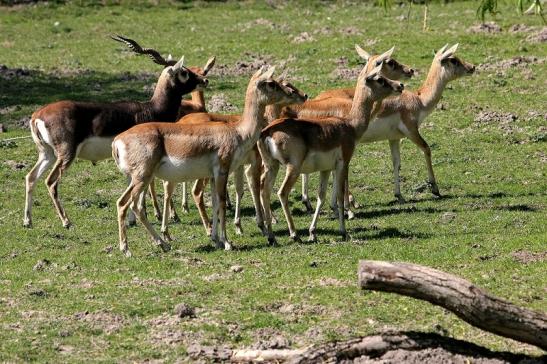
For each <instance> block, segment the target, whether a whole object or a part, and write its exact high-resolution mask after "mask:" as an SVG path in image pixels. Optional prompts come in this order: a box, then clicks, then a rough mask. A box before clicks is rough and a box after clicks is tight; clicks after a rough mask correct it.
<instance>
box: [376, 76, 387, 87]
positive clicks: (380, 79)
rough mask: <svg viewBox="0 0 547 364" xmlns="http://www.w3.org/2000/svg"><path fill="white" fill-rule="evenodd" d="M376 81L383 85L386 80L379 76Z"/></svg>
mask: <svg viewBox="0 0 547 364" xmlns="http://www.w3.org/2000/svg"><path fill="white" fill-rule="evenodd" d="M378 83H379V84H380V85H382V86H383V85H385V84H386V81H384V79H383V78H379V79H378Z"/></svg>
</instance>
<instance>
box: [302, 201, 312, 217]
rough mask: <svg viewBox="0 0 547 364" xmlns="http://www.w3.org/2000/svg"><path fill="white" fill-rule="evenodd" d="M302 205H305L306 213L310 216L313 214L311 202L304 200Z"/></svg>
mask: <svg viewBox="0 0 547 364" xmlns="http://www.w3.org/2000/svg"><path fill="white" fill-rule="evenodd" d="M302 203H303V204H304V206H305V207H306V212H307V213H308V214H310V215H312V214H313V207H312V206H311V203H310V201H309V200H304V199H303V200H302Z"/></svg>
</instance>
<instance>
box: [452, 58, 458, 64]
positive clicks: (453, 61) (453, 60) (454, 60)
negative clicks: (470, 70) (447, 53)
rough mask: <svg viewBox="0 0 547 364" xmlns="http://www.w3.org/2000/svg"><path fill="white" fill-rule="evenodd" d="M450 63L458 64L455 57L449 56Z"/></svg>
mask: <svg viewBox="0 0 547 364" xmlns="http://www.w3.org/2000/svg"><path fill="white" fill-rule="evenodd" d="M450 63H452V64H458V61H456V59H455V58H450Z"/></svg>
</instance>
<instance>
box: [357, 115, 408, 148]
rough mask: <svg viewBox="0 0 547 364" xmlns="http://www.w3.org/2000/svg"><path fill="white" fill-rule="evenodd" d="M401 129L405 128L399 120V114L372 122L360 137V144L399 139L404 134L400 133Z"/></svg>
mask: <svg viewBox="0 0 547 364" xmlns="http://www.w3.org/2000/svg"><path fill="white" fill-rule="evenodd" d="M401 128H405V129H406V127H405V126H404V124H403V122H402V121H401V119H400V118H399V114H395V115H393V116H390V117H387V118H382V119H376V120H373V121H372V122H371V123H370V124H369V125H368V128H367V131H365V133H364V134H363V136H362V137H361V140H360V141H359V142H360V143H373V142H377V141H380V140H393V139H401V138H403V137H404V134H403V133H401V130H402V129H401Z"/></svg>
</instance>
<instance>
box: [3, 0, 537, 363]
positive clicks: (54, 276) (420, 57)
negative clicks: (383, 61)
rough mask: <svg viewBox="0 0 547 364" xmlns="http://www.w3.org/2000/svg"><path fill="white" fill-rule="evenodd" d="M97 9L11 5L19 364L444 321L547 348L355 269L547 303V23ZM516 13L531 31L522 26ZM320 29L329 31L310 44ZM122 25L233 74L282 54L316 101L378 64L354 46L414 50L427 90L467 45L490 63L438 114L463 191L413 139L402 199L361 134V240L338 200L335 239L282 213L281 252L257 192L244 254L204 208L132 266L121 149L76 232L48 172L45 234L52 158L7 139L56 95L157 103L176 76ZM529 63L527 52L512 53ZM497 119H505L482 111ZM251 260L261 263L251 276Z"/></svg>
mask: <svg viewBox="0 0 547 364" xmlns="http://www.w3.org/2000/svg"><path fill="white" fill-rule="evenodd" d="M78 3H79V2H74V3H69V4H55V3H50V4H38V5H33V6H17V7H5V8H0V63H2V64H5V65H6V66H7V67H8V68H10V69H13V68H19V67H21V68H25V69H29V70H30V73H29V74H28V75H24V74H21V75H19V76H10V75H8V73H9V72H7V71H6V70H5V69H4V70H2V69H0V123H2V124H3V125H4V126H5V127H7V128H8V132H7V133H2V134H0V139H1V140H3V141H2V142H0V153H1V155H2V157H1V158H0V176H1V177H0V178H1V180H2V181H3V184H2V186H3V191H2V197H1V198H0V228H1V234H0V361H15V362H22V361H50V362H56V361H63V362H65V361H66V362H82V361H91V360H97V361H103V362H115V361H144V360H155V359H160V358H161V359H163V358H166V359H168V360H169V361H173V360H174V359H175V358H178V357H184V356H185V355H186V352H187V349H188V346H189V345H190V344H192V343H197V344H201V345H218V344H225V345H228V346H231V347H245V346H251V345H256V343H257V342H260V341H265V340H267V339H268V338H269V337H271V336H274V335H275V334H280V335H282V336H284V337H285V338H287V339H289V340H290V342H291V345H292V346H293V347H300V346H304V345H307V344H312V343H318V342H323V341H326V340H331V339H341V338H346V337H350V336H355V335H366V334H370V333H373V332H377V331H380V330H384V329H387V328H392V329H400V330H422V331H437V332H439V331H440V332H444V333H445V334H447V335H450V336H453V337H456V338H459V339H464V340H468V341H472V342H474V343H477V344H479V345H483V346H487V347H489V348H493V349H497V350H512V351H516V352H528V353H535V354H537V353H538V351H537V350H536V349H534V348H531V347H528V346H524V345H520V344H518V343H515V342H512V341H509V340H504V339H500V338H498V337H495V336H493V335H490V334H486V333H483V332H481V331H479V330H477V329H474V328H472V327H471V326H469V325H467V324H465V323H463V322H462V321H460V320H459V319H457V318H456V317H455V316H454V315H452V314H448V313H446V312H445V311H443V310H442V309H440V308H437V307H433V306H431V305H428V304H424V303H422V302H418V301H416V300H412V299H409V298H404V297H398V296H395V295H390V294H382V293H363V292H361V291H360V290H359V289H358V288H357V286H356V268H357V262H358V260H359V259H362V258H366V259H379V260H397V261H408V262H413V263H418V264H423V265H428V266H431V267H435V268H438V269H441V270H445V271H448V272H451V273H454V274H458V275H460V276H462V277H464V278H466V279H469V280H471V281H473V282H474V283H476V284H477V285H479V286H482V287H485V288H486V289H488V290H489V291H491V292H492V293H493V294H496V295H499V296H501V297H505V298H507V299H509V300H511V301H512V302H514V303H516V304H519V305H522V306H524V307H528V308H531V309H536V310H545V307H546V295H545V292H546V291H545V289H546V287H547V280H546V276H545V272H546V268H547V264H546V261H545V250H546V243H547V227H546V224H545V221H547V214H546V207H547V203H546V201H547V200H546V197H547V178H546V163H547V154H546V144H545V140H546V137H545V135H546V132H547V131H546V129H545V117H546V116H545V115H547V104H546V103H545V100H546V99H547V89H546V84H545V74H546V72H547V68H546V64H545V60H546V57H547V48H546V47H545V43H534V42H533V40H532V41H530V40H529V39H530V38H529V37H531V36H533V35H534V34H535V32H537V31H539V30H541V26H542V21H541V19H540V18H539V17H535V16H531V17H525V16H519V15H518V14H517V13H516V12H515V11H514V6H513V5H511V6H510V5H505V4H498V11H499V12H502V13H503V16H502V17H499V19H497V21H498V24H499V25H500V26H501V28H502V29H503V31H502V32H499V33H473V32H469V31H468V30H467V29H468V28H469V27H470V26H471V25H473V24H475V23H476V22H477V20H476V17H475V9H476V2H472V3H459V2H458V3H449V4H446V5H443V4H440V3H431V4H429V7H430V19H429V31H426V32H423V31H422V14H421V13H420V12H418V11H415V12H412V13H411V14H410V19H409V21H399V20H398V19H399V18H398V17H401V16H406V14H407V9H405V8H393V9H392V10H391V11H390V12H388V13H385V12H384V11H383V10H382V9H381V8H380V7H374V6H372V5H366V4H365V5H359V4H354V5H351V6H350V5H347V6H344V5H342V4H339V3H323V4H316V3H315V2H314V3H310V4H307V3H301V4H294V3H289V4H284V3H277V2H273V4H274V5H267V4H262V3H235V2H228V3H217V2H207V3H201V2H200V3H196V4H188V3H185V2H181V3H178V2H177V3H174V4H171V5H170V4H164V3H161V4H160V5H158V6H152V5H150V3H148V2H139V3H138V4H135V3H133V2H127V3H122V5H109V6H100V5H89V6H81V5H78ZM107 3H108V2H107ZM276 4H277V5H276ZM455 14H457V15H455ZM515 23H523V24H524V25H526V27H523V28H524V29H525V30H522V31H521V32H509V31H508V29H509V27H510V26H511V25H513V24H515ZM530 27H532V28H531V29H530ZM303 32H308V33H309V35H310V36H311V38H312V39H311V40H307V41H304V42H301V43H295V42H294V41H293V40H294V37H296V36H298V35H300V34H301V33H303ZM111 33H119V34H124V35H127V36H130V37H132V38H134V39H136V40H138V41H139V42H140V43H141V44H142V45H143V46H150V47H154V48H157V49H158V50H160V51H161V52H162V53H164V54H167V53H172V54H173V56H175V57H180V56H181V55H182V54H185V55H186V60H187V63H189V64H195V65H203V64H204V63H205V61H206V60H207V58H208V57H209V56H210V55H216V56H217V66H216V67H217V69H218V68H219V65H222V64H226V65H228V66H229V67H232V66H233V65H234V64H235V63H236V61H245V62H249V61H250V60H252V59H255V58H256V55H264V56H266V59H269V60H270V61H271V62H272V63H277V64H279V63H284V64H286V67H288V68H289V71H290V72H289V74H290V75H292V77H293V81H294V82H293V83H294V84H295V85H297V86H298V87H300V88H301V89H302V90H304V91H306V92H307V93H308V94H310V95H312V96H313V95H316V94H317V93H318V92H319V91H321V90H324V89H328V88H333V87H337V86H344V85H350V84H352V83H353V81H350V80H344V79H337V78H335V77H333V76H332V72H333V70H335V69H336V68H337V67H346V66H340V63H343V60H341V57H347V62H348V64H347V67H349V68H353V67H357V66H359V64H358V62H359V58H358V57H357V55H356V54H354V50H353V45H354V44H355V43H359V44H360V45H361V46H362V47H363V48H365V49H366V50H369V51H374V52H381V51H385V50H387V49H388V48H390V47H391V46H392V45H396V51H395V58H396V59H398V60H399V61H401V62H403V63H406V64H408V65H412V66H413V67H415V68H417V69H419V71H420V73H419V75H418V76H417V77H416V79H414V80H412V81H409V82H406V86H407V87H409V88H412V89H414V88H417V87H418V86H419V84H420V82H422V81H423V80H424V78H425V74H426V72H427V69H428V67H429V64H430V62H431V60H432V56H433V54H432V50H433V49H434V48H435V49H438V48H439V47H441V46H443V45H444V44H445V43H450V44H453V43H456V42H459V43H460V47H459V50H458V55H459V56H461V57H462V58H463V59H465V60H467V61H469V62H473V63H475V64H477V65H479V64H487V65H490V66H489V67H488V68H487V67H480V71H479V72H478V73H477V74H476V75H474V76H473V77H468V78H465V79H462V80H457V81H455V82H453V83H452V84H451V85H450V86H449V88H448V89H447V90H446V91H445V94H444V97H443V99H442V100H441V104H442V106H443V107H442V108H439V109H438V110H436V111H435V112H434V113H433V114H432V115H431V116H430V117H429V118H428V119H426V121H425V122H424V124H423V125H422V133H423V135H424V137H425V138H426V140H428V142H429V143H430V145H431V147H432V151H433V160H434V164H435V166H434V167H435V169H436V173H437V179H438V182H439V187H440V189H441V193H443V194H444V196H445V197H444V198H442V199H439V200H437V199H433V198H432V197H431V195H430V194H429V193H428V192H427V190H425V191H424V190H423V189H422V188H420V187H421V186H422V185H423V181H424V180H425V179H426V170H425V165H424V161H423V156H422V155H421V152H419V151H418V149H417V148H416V147H415V146H414V145H413V144H412V143H411V142H410V141H408V140H405V141H403V143H402V171H401V175H402V177H403V180H402V188H403V190H402V192H403V195H404V196H405V197H406V198H407V199H408V201H409V202H407V203H404V204H396V203H393V197H392V181H391V180H392V172H391V160H390V153H389V147H388V145H387V143H385V142H384V143H377V144H372V145H361V146H360V147H359V149H358V152H357V155H356V157H355V159H354V160H353V162H352V169H351V173H350V179H351V181H352V185H353V186H354V187H353V192H354V193H355V194H356V197H357V199H358V201H359V202H361V203H362V204H363V207H362V208H361V209H359V210H358V212H357V219H355V220H352V221H349V222H348V229H349V230H348V231H349V233H350V235H351V237H352V239H351V241H349V242H340V241H339V240H338V234H337V226H338V225H337V222H336V220H332V219H330V218H329V214H328V211H327V209H325V210H324V211H325V213H324V216H323V219H321V220H320V222H319V238H320V242H319V243H318V244H294V243H291V242H290V241H289V239H288V234H287V228H286V224H285V222H284V220H283V221H282V222H280V223H279V224H277V225H276V226H275V227H274V229H275V232H276V233H277V237H278V241H279V242H280V246H279V247H277V248H271V247H268V246H267V245H266V239H265V238H264V237H262V236H261V235H260V234H259V232H258V229H257V228H256V227H255V226H254V221H253V216H254V212H253V210H252V204H251V201H250V196H249V195H250V194H249V193H248V192H247V193H246V196H245V200H244V207H245V208H244V210H243V213H244V219H243V228H244V231H245V235H244V236H242V237H239V236H236V235H235V234H234V230H233V228H232V227H231V226H230V227H229V230H228V233H229V236H230V238H231V239H232V240H233V242H234V243H235V245H236V246H237V249H236V250H235V251H232V252H224V251H216V250H214V249H213V248H212V247H211V244H210V243H209V241H208V239H207V238H206V236H205V234H204V233H203V229H202V227H201V224H200V221H199V218H198V214H197V210H196V209H195V207H193V206H192V207H191V211H190V214H188V215H183V216H182V218H183V222H182V223H179V224H173V225H172V229H171V232H172V234H173V235H174V237H175V238H177V240H176V242H174V244H173V251H171V252H170V253H168V254H163V253H161V252H160V251H159V249H157V248H155V247H153V246H152V245H151V244H150V241H149V240H148V238H147V236H146V234H145V232H144V229H143V228H142V227H141V226H137V227H136V228H132V229H130V230H129V243H130V247H131V250H132V252H133V258H131V259H126V258H124V257H123V256H122V254H120V253H119V252H118V245H117V225H116V212H115V201H116V199H117V198H118V197H119V196H120V194H121V193H122V191H123V189H124V187H125V179H124V177H123V176H122V175H121V173H120V172H119V171H118V170H117V168H116V167H115V165H114V163H113V161H112V160H108V161H103V162H99V163H98V164H97V165H96V166H92V165H91V163H89V162H85V161H77V162H75V163H74V165H73V166H72V168H71V169H70V170H69V172H68V174H67V175H66V176H65V177H64V178H63V181H62V184H61V187H60V190H61V196H62V197H63V202H64V205H65V207H66V209H67V213H68V214H69V216H70V217H71V220H72V222H73V223H74V228H72V229H70V230H64V229H63V228H62V226H61V223H60V221H59V219H58V218H57V216H56V214H55V212H54V209H53V206H52V204H51V201H50V199H49V197H48V195H47V192H46V189H45V187H44V185H43V182H40V184H39V185H38V186H37V188H36V192H35V207H34V211H33V212H34V228H33V229H30V230H29V229H24V228H23V227H22V215H23V203H24V177H25V174H26V173H27V172H28V171H29V169H30V168H31V167H32V165H33V164H34V163H35V161H36V155H37V154H36V151H35V146H34V144H33V143H32V141H31V140H30V139H17V140H12V141H5V139H7V138H16V137H21V136H28V135H29V131H28V130H25V129H21V128H20V127H19V125H20V124H21V123H20V120H21V119H22V118H24V117H28V116H30V115H31V113H32V112H33V111H34V110H35V109H36V108H38V107H39V106H40V105H43V104H46V103H49V102H52V101H56V100H60V99H67V98H69V99H78V100H118V99H135V100H145V99H147V98H148V97H149V94H148V90H149V84H150V83H152V82H155V78H156V77H157V75H158V74H159V72H160V68H158V66H157V65H154V64H153V63H152V62H150V61H149V60H148V59H146V58H144V57H138V56H134V55H133V54H131V53H130V52H128V51H127V50H125V49H124V47H123V46H122V45H120V44H117V43H115V42H113V41H112V40H110V39H109V38H108V35H109V34H111ZM515 56H523V57H526V58H523V60H521V61H515V62H513V63H508V62H505V63H503V62H500V61H503V60H507V59H511V58H513V57H515ZM534 57H535V58H534ZM337 62H338V63H337ZM508 64H512V66H508ZM486 68H487V69H486ZM20 73H21V72H20ZM23 73H25V72H23ZM210 81H211V82H210V89H209V90H207V92H206V97H207V99H210V97H211V96H212V95H214V94H219V93H223V94H224V95H225V97H226V99H228V100H229V101H230V102H231V103H233V104H234V105H236V106H237V107H239V108H240V109H241V107H242V104H243V97H244V89H245V85H246V84H247V82H248V77H247V76H238V77H234V76H229V75H227V76H223V77H220V76H214V75H213V76H211V77H210ZM481 111H483V112H487V113H486V114H485V115H486V116H485V117H483V118H481V119H480V120H478V121H475V118H476V117H477V115H478V114H479V113H480V112H481ZM514 116H516V117H517V118H516V120H515V119H514ZM314 179H315V178H314ZM315 187H316V185H312V188H315ZM230 188H231V191H232V192H233V186H230ZM292 198H293V209H294V216H295V221H296V224H297V226H298V227H299V228H300V229H302V231H303V232H305V231H306V230H307V227H308V225H309V223H310V221H311V218H310V216H307V215H305V214H304V212H303V211H304V208H303V206H302V205H301V204H300V202H299V193H294V194H293V196H292ZM177 200H178V201H180V199H179V197H177ZM273 200H274V201H276V204H275V206H274V207H275V211H276V213H277V215H278V216H282V213H281V209H280V207H279V204H278V203H277V199H276V198H275V197H274V198H273ZM179 210H180V209H179ZM232 216H233V215H232V214H230V218H231V217H232ZM156 226H157V227H158V228H159V225H158V224H157V223H156ZM40 260H47V261H42V262H41V263H40V264H37V263H38V262H39V261H40ZM233 265H240V266H241V267H242V268H243V270H242V271H241V272H233V271H232V270H231V269H230V267H231V266H233ZM33 267H35V268H33ZM179 303H187V304H189V305H191V306H194V307H196V317H195V318H185V319H180V320H179V319H177V318H175V316H174V314H173V308H174V307H175V306H176V305H177V304H179Z"/></svg>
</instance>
